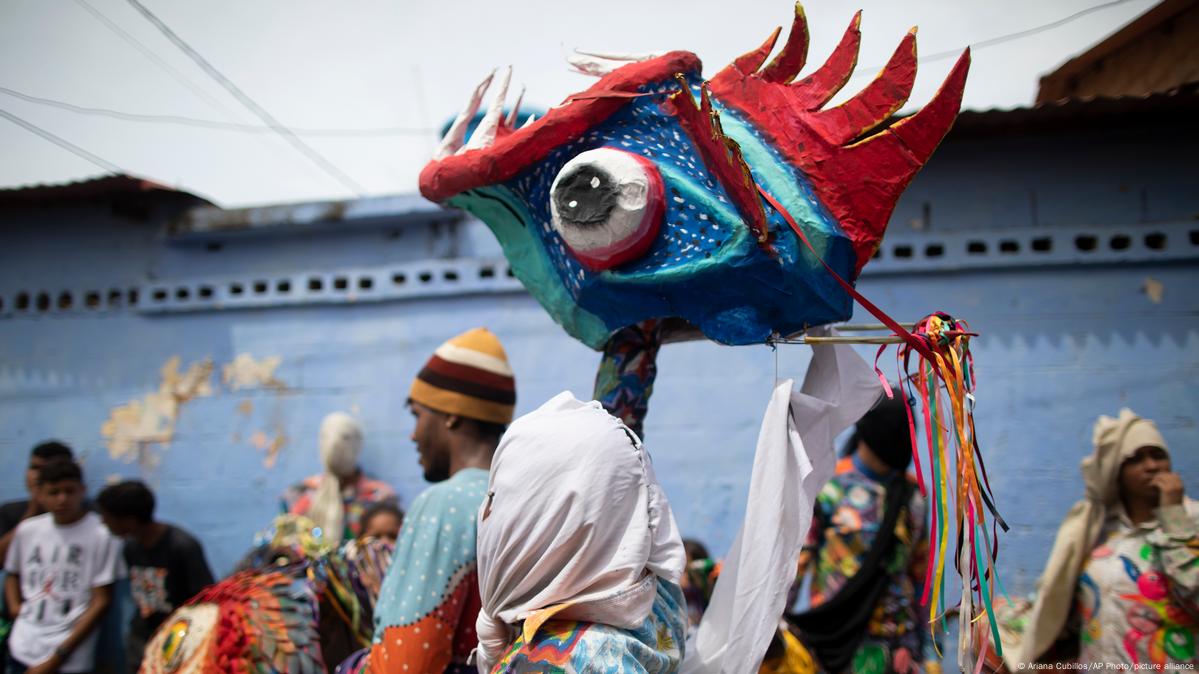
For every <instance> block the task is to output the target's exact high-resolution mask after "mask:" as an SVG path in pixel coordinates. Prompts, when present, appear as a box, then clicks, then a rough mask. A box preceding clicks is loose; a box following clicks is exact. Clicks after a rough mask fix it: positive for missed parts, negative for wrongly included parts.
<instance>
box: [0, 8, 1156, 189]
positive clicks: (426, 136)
mask: <svg viewBox="0 0 1199 674" xmlns="http://www.w3.org/2000/svg"><path fill="white" fill-rule="evenodd" d="M139 1H140V2H141V3H142V4H143V5H144V6H145V7H146V8H148V9H149V10H150V12H152V13H153V14H154V15H156V16H157V17H158V18H159V19H160V20H161V21H162V22H163V23H165V24H166V25H167V26H169V27H170V28H171V29H172V30H173V31H174V32H175V33H176V34H178V36H179V37H180V38H182V40H184V41H185V42H187V43H188V44H189V45H190V46H191V47H193V48H194V49H195V50H196V51H198V52H199V53H200V54H202V55H203V56H204V58H206V59H207V60H208V61H209V62H210V63H211V64H212V66H214V67H215V68H216V69H217V70H219V71H220V72H221V73H223V74H224V75H225V76H226V77H228V78H229V79H230V80H231V81H232V82H234V83H235V84H236V86H237V87H239V88H240V89H241V90H242V91H244V92H245V93H246V94H247V95H248V96H249V97H250V98H252V99H253V100H254V101H255V102H256V103H257V104H258V105H260V106H261V107H262V108H263V109H265V110H266V111H268V112H269V113H270V115H272V116H273V117H274V118H275V119H276V120H278V121H279V122H280V123H281V124H283V125H285V126H287V127H289V128H292V129H294V130H295V131H296V133H297V134H298V135H299V137H300V138H302V139H303V142H304V143H305V144H306V145H307V146H309V147H310V148H312V150H313V151H314V152H315V153H317V154H319V155H320V156H321V157H323V158H324V160H325V161H327V162H328V164H327V166H326V168H324V169H322V168H321V167H319V166H318V162H319V161H320V160H316V161H314V160H313V159H312V158H310V157H307V156H305V154H304V153H303V152H302V151H301V150H299V149H297V148H296V147H294V146H293V145H292V144H289V143H288V142H287V141H286V140H284V139H282V138H280V137H279V136H278V135H275V134H274V133H272V132H270V131H269V130H267V129H265V128H264V127H262V122H261V120H260V119H259V118H257V117H255V116H254V115H253V114H252V113H250V112H249V111H248V110H247V109H246V108H245V107H243V106H242V105H241V104H240V103H239V102H238V101H237V100H236V99H235V98H233V96H232V95H230V94H229V93H228V92H227V91H226V90H225V89H223V88H222V87H221V86H220V85H219V84H217V82H216V81H214V80H213V79H212V78H210V77H209V76H208V75H206V74H205V72H204V71H203V70H201V69H200V67H198V66H197V65H196V64H195V63H194V62H193V61H192V60H191V59H189V58H188V57H187V56H186V55H185V54H184V53H183V52H182V51H181V50H180V49H179V48H178V47H176V46H175V45H174V44H172V43H171V42H170V41H169V40H168V39H167V38H166V37H164V35H163V34H162V33H161V32H160V31H159V30H158V29H157V28H156V27H155V26H154V25H153V24H152V23H151V22H150V20H148V19H147V17H145V16H144V15H143V14H142V13H140V12H139V11H138V9H137V8H135V7H134V6H133V5H132V4H130V0H0V87H3V88H4V89H6V90H11V91H16V92H19V93H20V94H24V95H26V96H33V97H38V98H43V99H53V100H55V101H60V102H64V103H68V104H71V105H74V106H80V107H84V108H97V109H106V110H112V111H118V112H120V113H132V114H135V115H165V116H179V117H189V118H194V119H198V120H206V121H214V122H221V123H230V122H232V123H239V124H245V125H251V126H255V127H259V128H257V129H251V130H249V131H247V130H234V129H228V128H205V127H197V126H192V125H183V124H178V123H163V122H154V121H146V120H137V121H133V120H127V119H116V118H112V117H110V116H104V115H100V114H80V113H79V112H72V111H68V110H64V109H61V108H59V107H52V106H50V105H47V104H45V103H38V102H33V101H30V100H27V99H23V98H20V97H17V96H14V95H13V94H12V93H9V92H5V91H3V90H0V111H3V112H6V113H8V114H9V115H15V116H17V117H19V118H21V119H23V120H24V121H25V122H27V123H29V124H33V125H36V126H37V127H40V128H42V129H44V130H45V131H48V132H50V133H52V134H54V135H56V136H58V137H60V138H62V139H64V140H65V141H67V142H69V143H72V144H74V145H76V146H78V147H79V148H82V149H83V150H86V151H87V152H89V153H91V154H93V155H94V156H96V157H97V158H99V160H101V162H102V163H106V164H112V165H115V166H116V167H119V168H120V169H121V170H123V171H125V172H128V173H132V174H135V175H140V176H144V177H147V178H151V179H153V180H157V181H159V182H163V183H167V184H170V185H174V186H177V187H179V188H181V189H186V190H189V191H192V192H195V193H197V194H200V195H202V196H205V197H208V198H210V199H212V200H214V201H216V202H217V203H219V204H221V205H224V206H243V205H249V204H261V203H272V202H282V201H305V200H318V199H339V198H350V197H352V196H354V194H353V193H352V192H351V191H350V190H348V189H347V188H346V187H345V186H344V184H343V182H344V181H339V180H338V179H337V178H335V177H334V175H333V174H336V172H338V171H340V172H341V173H343V174H344V175H345V176H348V177H349V181H350V182H352V183H356V184H358V185H360V186H361V187H362V189H363V193H364V194H365V195H381V194H391V193H397V192H412V191H415V189H416V177H417V175H418V173H419V172H420V169H421V167H422V166H423V165H424V163H425V161H426V160H427V158H428V156H429V153H430V151H431V149H432V147H433V145H434V142H435V132H434V131H432V130H431V129H432V128H434V127H438V126H440V125H441V124H442V123H443V122H444V121H445V120H446V119H447V118H449V117H451V116H452V115H454V114H456V112H457V111H458V109H459V108H460V107H461V106H462V105H463V104H464V103H465V101H466V98H467V95H468V93H469V92H470V90H471V89H472V88H473V87H474V85H475V84H476V83H477V82H478V81H479V80H480V79H481V78H482V77H483V76H484V75H485V74H486V73H487V72H488V71H489V70H490V69H491V68H493V67H495V66H500V65H507V64H511V65H513V66H514V68H515V75H514V83H515V84H516V86H517V87H519V85H521V84H524V85H527V87H528V93H527V94H526V96H525V100H526V102H528V103H530V104H532V105H534V106H537V107H541V108H544V107H548V106H550V105H553V104H556V103H557V102H559V101H561V100H562V99H563V98H564V97H565V96H567V95H569V94H571V93H574V92H575V91H578V90H580V89H583V88H586V87H587V86H589V85H590V83H591V81H592V80H591V79H590V78H588V77H585V76H582V75H579V74H576V73H573V72H572V71H571V70H570V69H569V68H568V67H567V65H566V62H565V56H566V54H567V53H569V52H570V50H571V49H573V48H575V47H580V48H585V49H595V50H608V51H625V52H651V51H667V50H671V49H686V50H689V51H692V52H695V53H696V54H698V55H699V57H700V58H701V59H702V60H703V61H704V63H705V73H706V74H707V75H709V76H710V75H711V74H713V73H714V72H715V71H716V70H718V69H719V68H721V67H723V66H724V65H725V64H727V63H728V62H729V61H730V60H731V59H732V58H733V57H735V56H737V55H738V54H740V53H742V52H745V51H749V50H750V49H752V48H753V47H755V46H757V45H758V44H760V43H761V41H762V40H763V39H765V37H766V36H767V35H768V34H769V32H770V31H771V30H772V29H773V28H774V27H775V26H778V25H787V24H789V23H790V19H791V13H792V10H791V7H792V5H791V4H790V3H789V2H788V1H787V0H769V1H766V0H748V1H746V0H742V1H741V2H732V1H727V0H726V1H724V2H718V1H715V0H687V1H685V2H684V1H681V0H680V1H670V2H666V1H653V0H607V1H606V2H602V3H580V2H561V1H552V2H551V1H548V0H537V1H532V0H530V1H523V0H507V1H506V2H494V1H486V2H484V1H475V0H469V1H467V0H422V1H419V2H413V1H412V0H342V1H339V2H332V1H330V0H205V1H204V2H194V1H188V0H139ZM1154 4H1155V2H1154V0H1118V1H1116V2H1112V1H1111V0H970V1H969V2H965V1H961V0H952V1H951V0H907V1H904V2H896V1H895V0H856V1H853V2H846V1H842V0H836V1H833V0H810V1H809V2H808V3H807V4H806V5H805V9H806V13H807V16H808V21H809V26H810V30H811V33H812V46H811V49H810V51H809V64H808V67H807V69H806V70H805V72H806V71H807V70H810V69H812V68H815V67H816V66H818V65H819V64H820V63H822V62H823V60H824V58H825V57H826V56H827V55H828V53H829V51H830V50H831V49H832V47H833V45H834V44H835V43H836V42H837V40H839V39H840V37H841V34H842V33H843V31H844V30H845V27H846V26H847V25H848V23H849V20H850V18H851V17H852V16H853V13H854V11H856V10H857V9H859V8H861V9H862V10H864V11H863V19H862V51H861V56H860V58H859V60H858V62H859V64H860V66H861V69H860V70H859V73H858V74H856V75H855V77H854V78H853V79H851V80H850V84H849V86H848V87H846V89H847V92H848V90H850V89H852V90H854V91H856V90H857V88H860V87H861V86H863V85H864V84H865V83H866V82H868V81H869V77H870V76H872V75H873V74H874V73H875V71H876V70H877V67H878V66H880V65H881V64H882V63H885V62H886V59H887V58H888V56H890V53H891V52H892V50H894V48H895V46H896V44H898V42H899V40H900V39H901V38H902V37H903V35H904V33H905V32H906V31H907V29H908V28H910V27H911V26H913V25H916V26H919V28H920V32H919V38H918V45H919V53H920V54H921V55H935V54H937V53H939V52H944V51H947V50H957V49H960V48H962V47H965V46H966V45H969V44H974V43H978V42H981V41H984V40H988V39H991V38H996V37H999V36H1004V35H1009V34H1013V33H1017V32H1020V31H1024V30H1026V29H1030V28H1035V27H1038V26H1044V25H1046V24H1050V23H1052V22H1055V21H1059V20H1062V19H1065V18H1067V17H1070V16H1071V15H1073V14H1075V13H1077V12H1080V11H1083V10H1087V9H1088V8H1092V7H1097V6H1101V5H1110V6H1104V7H1102V8H1100V9H1097V10H1095V11H1093V12H1090V13H1087V14H1086V15H1084V16H1082V17H1079V18H1077V19H1074V20H1071V21H1069V22H1066V23H1064V24H1063V25H1060V26H1057V27H1054V28H1051V29H1048V30H1044V31H1042V32H1039V33H1036V34H1034V35H1031V36H1027V37H1021V38H1017V39H1011V40H1008V41H1006V42H1003V43H1001V44H997V45H994V46H989V47H984V48H981V49H977V50H976V51H975V52H974V64H973V67H972V68H971V71H970V79H969V82H968V83H967V87H966V96H965V103H964V106H965V107H967V108H971V109H986V108H995V107H999V108H1010V107H1017V106H1023V105H1028V104H1030V103H1031V102H1032V100H1033V97H1034V95H1035V92H1036V85H1037V78H1038V77H1039V76H1040V75H1043V74H1045V73H1047V72H1050V71H1052V70H1054V69H1055V68H1056V67H1057V66H1059V65H1060V64H1061V63H1063V62H1064V61H1066V60H1068V59H1069V58H1071V57H1072V56H1075V55H1077V54H1078V53H1080V52H1082V51H1085V50H1086V49H1087V48H1088V47H1089V46H1091V45H1092V44H1094V43H1096V42H1098V41H1099V40H1101V39H1103V38H1104V37H1105V36H1107V35H1109V34H1110V33H1112V32H1113V31H1115V30H1117V29H1118V28H1119V27H1120V26H1122V25H1124V24H1125V23H1127V22H1128V21H1130V20H1132V19H1133V18H1135V17H1136V16H1138V15H1140V14H1141V13H1143V12H1144V11H1146V10H1147V9H1149V8H1150V7H1152V6H1153V5H1154ZM114 27H115V28H114ZM122 33H123V35H122ZM784 35H785V33H784ZM133 42H137V43H140V45H141V47H139V46H136V45H135V44H133ZM143 50H144V51H143ZM146 52H149V53H148V54H147V53H146ZM952 62H953V58H951V57H944V58H939V59H934V60H927V61H926V60H923V59H922V61H921V66H920V72H919V75H918V77H917V81H916V88H915V91H914V93H913V96H912V99H911V102H910V104H909V106H912V105H921V104H923V103H924V102H925V101H927V100H928V98H929V97H930V96H931V95H932V93H933V91H935V89H936V87H937V86H938V85H939V84H940V81H941V79H942V78H943V77H944V76H945V75H946V73H947V72H948V70H949V67H950V65H951V64H952ZM867 69H869V70H868V71H867ZM306 130H307V131H306ZM312 130H317V131H322V132H321V133H310V132H309V131H312ZM331 131H335V132H337V133H335V134H332V133H329V132H331ZM347 131H349V132H351V133H349V134H347V133H346V132H347ZM0 148H3V151H2V154H0V156H2V157H3V160H2V161H0V187H6V186H14V185H22V184H30V183H47V182H49V183H56V182H63V181H70V180H76V179H80V178H84V177H88V176H94V175H96V174H98V173H102V172H103V169H101V168H99V167H97V166H96V165H94V164H93V163H90V162H89V161H87V160H85V159H82V158H80V157H78V156H76V155H75V154H72V153H71V152H69V151H67V150H64V149H61V148H60V147H58V146H56V145H54V144H53V143H51V142H50V141H48V140H45V139H43V138H41V137H39V136H38V135H35V134H34V133H33V132H31V131H29V130H27V129H25V128H22V127H21V126H19V125H18V124H17V123H14V122H13V121H11V120H9V119H6V118H2V117H0ZM330 166H331V167H334V168H332V169H330V168H329V167H330Z"/></svg>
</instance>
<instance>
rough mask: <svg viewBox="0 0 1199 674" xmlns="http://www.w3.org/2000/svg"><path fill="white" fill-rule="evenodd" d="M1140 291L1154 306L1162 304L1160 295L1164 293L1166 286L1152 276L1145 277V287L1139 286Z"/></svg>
mask: <svg viewBox="0 0 1199 674" xmlns="http://www.w3.org/2000/svg"><path fill="white" fill-rule="evenodd" d="M1141 290H1144V291H1145V294H1146V295H1148V296H1149V301H1150V302H1153V303H1154V304H1161V303H1162V295H1163V294H1164V293H1165V292H1166V286H1165V284H1163V283H1162V282H1161V281H1159V280H1157V279H1155V278H1153V277H1152V276H1146V277H1145V285H1143V286H1141Z"/></svg>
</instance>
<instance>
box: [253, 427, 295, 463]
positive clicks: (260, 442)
mask: <svg viewBox="0 0 1199 674" xmlns="http://www.w3.org/2000/svg"><path fill="white" fill-rule="evenodd" d="M250 444H251V445H254V447H255V448H256V449H257V450H258V451H260V452H264V453H265V454H266V456H265V457H263V459H262V465H263V467H265V468H274V467H275V462H276V461H278V460H279V450H281V449H283V447H284V446H286V445H287V436H286V435H284V434H283V432H282V431H278V432H276V433H275V435H274V436H270V437H268V436H267V434H266V433H264V432H263V431H254V434H253V435H251V436H250Z"/></svg>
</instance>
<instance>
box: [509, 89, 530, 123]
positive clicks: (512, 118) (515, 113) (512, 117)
mask: <svg viewBox="0 0 1199 674" xmlns="http://www.w3.org/2000/svg"><path fill="white" fill-rule="evenodd" d="M524 100H525V88H524V87H523V86H522V87H521V88H520V93H519V94H518V95H517V96H516V102H515V103H513V104H512V111H511V112H509V113H508V119H507V120H505V121H504V126H506V127H508V128H509V129H515V128H516V120H517V118H518V117H519V116H520V104H521V102H523V101H524Z"/></svg>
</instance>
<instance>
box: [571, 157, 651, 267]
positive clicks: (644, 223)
mask: <svg viewBox="0 0 1199 674" xmlns="http://www.w3.org/2000/svg"><path fill="white" fill-rule="evenodd" d="M665 203H666V201H665V196H664V192H663V186H662V177H661V176H660V175H659V174H658V169H657V167H655V166H654V165H653V163H651V162H650V161H649V160H648V159H645V158H644V157H641V156H639V155H635V154H631V153H629V152H624V151H623V150H614V149H612V148H606V147H605V148H599V149H596V150H588V151H587V152H584V153H582V154H580V155H578V156H577V157H575V158H574V159H571V160H570V161H568V162H566V165H565V166H563V167H562V170H561V171H559V172H558V176H557V177H556V178H554V184H553V185H552V186H551V187H550V214H551V215H552V217H553V224H554V229H555V230H556V231H557V232H558V234H559V235H560V236H561V237H562V240H563V241H564V242H565V243H566V247H567V248H569V249H570V252H571V253H572V254H573V255H574V256H575V258H577V259H578V261H579V262H580V263H581V264H582V265H583V266H584V267H586V268H587V269H590V270H591V271H601V270H604V269H611V268H613V267H616V266H619V265H621V264H624V263H625V262H630V261H632V260H635V259H637V258H639V257H641V255H643V254H644V253H645V251H646V250H648V249H649V247H650V245H651V244H652V243H653V242H654V238H655V237H656V236H657V235H658V228H659V227H660V226H661V221H662V214H663V212H664V210H665Z"/></svg>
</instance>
